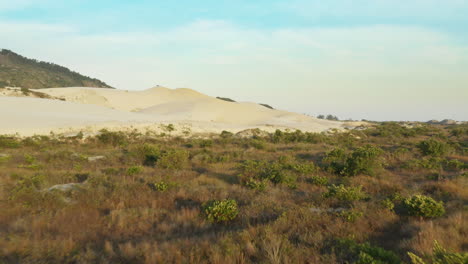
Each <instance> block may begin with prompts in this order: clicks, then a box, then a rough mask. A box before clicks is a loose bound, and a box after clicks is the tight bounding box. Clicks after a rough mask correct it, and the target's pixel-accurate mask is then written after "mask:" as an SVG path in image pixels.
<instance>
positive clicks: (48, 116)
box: [0, 87, 350, 135]
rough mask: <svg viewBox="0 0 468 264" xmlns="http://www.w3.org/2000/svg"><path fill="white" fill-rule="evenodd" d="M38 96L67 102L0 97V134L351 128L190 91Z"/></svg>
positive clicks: (56, 91) (71, 91)
mask: <svg viewBox="0 0 468 264" xmlns="http://www.w3.org/2000/svg"><path fill="white" fill-rule="evenodd" d="M37 91H40V92H42V93H46V94H49V95H50V96H52V97H56V98H63V99H65V100H66V101H60V100H52V99H39V98H27V97H14V95H12V94H11V93H10V94H9V93H5V92H4V93H3V94H2V93H0V134H14V133H18V134H20V135H33V134H48V133H50V132H51V131H53V132H56V133H69V132H73V131H86V132H91V133H92V132H96V131H98V130H99V129H101V128H109V129H114V130H115V129H118V130H122V129H134V128H136V129H139V130H143V131H144V130H155V131H158V130H161V124H169V123H172V124H174V125H175V126H176V128H177V130H178V131H179V133H181V131H182V130H190V131H191V132H192V133H219V132H221V131H222V130H228V131H231V132H239V131H242V130H245V129H250V128H260V129H264V130H267V131H274V130H276V129H291V130H295V129H301V130H303V131H311V132H321V131H326V130H329V129H332V128H336V129H343V128H344V126H350V125H349V124H345V123H343V122H334V121H327V120H320V119H316V118H314V117H310V116H305V115H301V114H296V113H291V112H286V111H279V110H272V109H268V108H266V107H263V106H260V105H258V104H254V103H232V102H226V101H222V100H219V99H216V98H213V97H210V96H207V95H204V94H201V93H198V92H196V91H193V90H190V89H175V90H172V89H167V88H163V87H156V88H152V89H148V90H145V91H123V90H114V89H94V88H51V89H41V90H37ZM175 133H178V132H177V131H176V132H175Z"/></svg>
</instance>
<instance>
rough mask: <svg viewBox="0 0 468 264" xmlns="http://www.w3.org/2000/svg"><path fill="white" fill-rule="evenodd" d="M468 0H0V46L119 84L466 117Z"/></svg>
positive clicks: (382, 116)
mask: <svg viewBox="0 0 468 264" xmlns="http://www.w3.org/2000/svg"><path fill="white" fill-rule="evenodd" d="M466 14H468V0H445V1H442V0H406V1H403V0H328V1H313V0H308V1H306V0H290V1H274V0H270V1H265V0H257V1H252V0H250V1H247V0H236V1H234V0H232V1H214V0H205V1H190V0H179V1H141V0H140V1H115V0H114V1H110V0H100V1H96V0H95V1H90V0H68V1H57V0H42V1H36V0H15V1H11V0H7V1H5V0H0V48H7V49H11V50H13V51H16V52H18V53H21V54H23V55H25V56H28V57H33V58H38V59H41V60H46V61H52V62H56V63H58V64H62V65H65V66H67V67H70V68H72V69H75V70H77V71H79V72H82V73H84V74H87V75H91V76H95V77H98V78H101V79H103V80H104V81H106V82H108V83H110V84H112V85H114V86H116V87H118V88H122V89H132V90H139V89H145V88H149V87H151V86H153V85H155V84H161V85H165V86H168V87H171V88H177V87H188V88H193V89H196V90H198V91H200V92H204V93H206V94H209V95H212V96H227V97H232V98H234V99H237V100H241V101H255V102H262V103H268V104H271V105H274V106H276V107H278V108H282V109H287V110H291V111H297V112H302V113H308V114H312V115H316V114H320V113H324V114H326V113H333V114H336V115H338V116H339V117H341V118H355V119H361V118H365V119H375V120H389V119H393V120H428V119H432V118H436V119H443V118H454V119H463V120H468V107H467V106H466V101H468V15H466Z"/></svg>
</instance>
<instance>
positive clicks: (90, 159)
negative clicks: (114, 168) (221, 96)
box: [88, 156, 106, 162]
mask: <svg viewBox="0 0 468 264" xmlns="http://www.w3.org/2000/svg"><path fill="white" fill-rule="evenodd" d="M105 158H106V157H105V156H93V157H88V161H89V162H94V161H98V160H102V159H105Z"/></svg>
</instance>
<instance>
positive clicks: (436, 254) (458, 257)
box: [408, 241, 468, 264]
mask: <svg viewBox="0 0 468 264" xmlns="http://www.w3.org/2000/svg"><path fill="white" fill-rule="evenodd" d="M408 256H409V257H410V259H411V263H412V264H425V263H426V262H424V260H423V259H422V258H420V257H419V256H417V255H415V254H413V253H411V252H408ZM429 258H430V259H431V260H432V263H433V264H466V263H468V253H455V252H449V251H448V250H446V249H445V248H443V247H442V246H441V245H440V244H439V243H438V242H437V241H434V248H433V249H432V255H431V256H429Z"/></svg>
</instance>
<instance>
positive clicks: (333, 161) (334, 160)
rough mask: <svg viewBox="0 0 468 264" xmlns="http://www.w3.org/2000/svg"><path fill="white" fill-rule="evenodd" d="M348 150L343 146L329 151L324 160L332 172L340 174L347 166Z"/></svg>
mask: <svg viewBox="0 0 468 264" xmlns="http://www.w3.org/2000/svg"><path fill="white" fill-rule="evenodd" d="M346 157H347V155H346V152H345V151H344V149H342V148H336V149H333V150H331V151H329V152H328V153H327V154H326V155H325V158H324V159H323V160H322V162H323V163H324V164H325V165H326V168H327V170H328V171H329V172H331V173H336V174H340V173H341V172H342V171H343V170H344V168H345V161H346Z"/></svg>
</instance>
